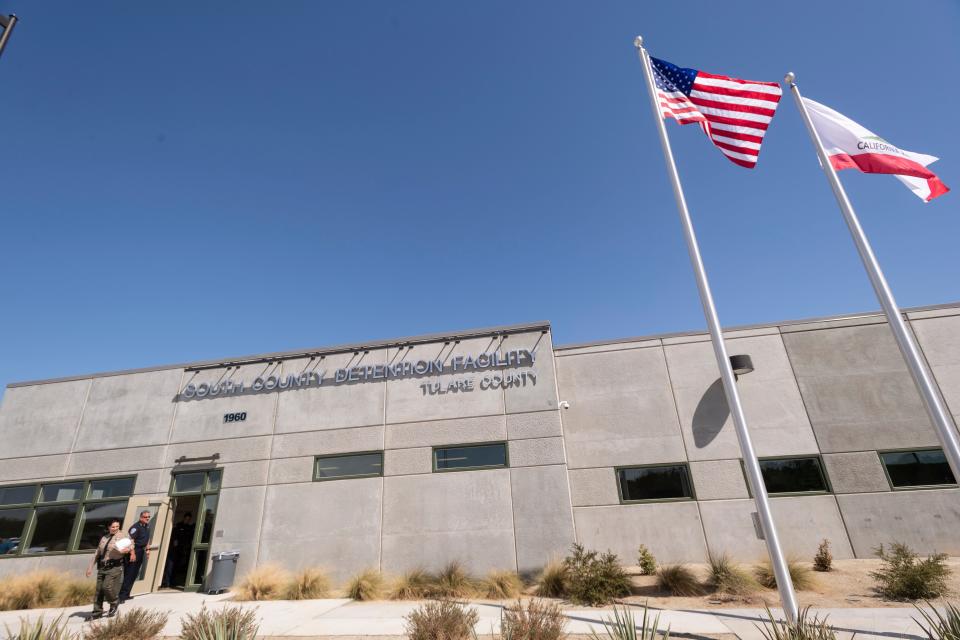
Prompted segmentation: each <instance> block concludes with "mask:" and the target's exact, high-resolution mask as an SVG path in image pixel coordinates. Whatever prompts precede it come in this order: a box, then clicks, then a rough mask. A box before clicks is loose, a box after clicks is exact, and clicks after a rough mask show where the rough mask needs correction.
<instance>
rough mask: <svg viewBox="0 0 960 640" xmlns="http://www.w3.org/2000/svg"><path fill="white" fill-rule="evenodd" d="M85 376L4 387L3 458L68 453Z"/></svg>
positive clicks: (84, 394) (0, 430) (85, 387)
mask: <svg viewBox="0 0 960 640" xmlns="http://www.w3.org/2000/svg"><path fill="white" fill-rule="evenodd" d="M89 388H90V381H89V380H76V381H73V382H57V383H50V384H42V385H31V386H28V387H14V388H12V389H6V391H5V392H4V394H3V405H2V406H0V434H3V450H2V452H0V456H2V457H3V458H20V457H24V456H39V455H49V454H52V453H68V452H69V451H70V447H71V446H72V445H73V440H74V436H75V435H76V433H77V426H78V425H79V424H80V414H81V412H82V411H83V403H84V400H85V399H86V397H87V390H88V389H89Z"/></svg>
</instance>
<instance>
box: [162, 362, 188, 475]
mask: <svg viewBox="0 0 960 640" xmlns="http://www.w3.org/2000/svg"><path fill="white" fill-rule="evenodd" d="M186 375H187V371H186V369H184V370H183V371H181V372H180V386H178V387H177V389H183V378H184V376H186ZM179 409H180V403H179V402H174V403H173V415H172V416H170V428H169V429H167V443H166V444H165V445H164V447H163V458H162V459H163V460H164V461H166V459H167V455H169V453H170V438H172V437H173V428H174V426H175V425H176V424H177V412H178V410H179ZM162 477H163V476H162V475H161V478H162ZM156 489H157V491H159V490H160V487H159V485H158V486H157V487H156Z"/></svg>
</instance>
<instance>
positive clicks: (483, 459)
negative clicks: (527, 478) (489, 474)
mask: <svg viewBox="0 0 960 640" xmlns="http://www.w3.org/2000/svg"><path fill="white" fill-rule="evenodd" d="M506 466H507V444H506V443H505V442H494V443H491V444H467V445H462V446H458V447H442V448H436V449H434V450H433V470H434V471H452V470H457V469H459V470H463V469H492V468H496V467H506Z"/></svg>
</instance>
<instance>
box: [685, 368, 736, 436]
mask: <svg viewBox="0 0 960 640" xmlns="http://www.w3.org/2000/svg"><path fill="white" fill-rule="evenodd" d="M729 415H730V407H728V406H727V398H726V396H725V395H724V394H723V381H722V380H721V379H720V378H717V379H716V380H714V381H713V384H711V385H710V386H709V387H708V388H707V391H706V393H704V394H703V397H702V398H700V402H699V403H698V404H697V410H696V411H694V412H693V442H694V444H696V446H697V448H698V449H703V448H704V447H706V446H707V445H708V444H710V443H711V442H713V440H714V438H716V437H717V435H719V433H720V430H721V429H722V428H723V423H724V422H726V421H727V417H728V416H729Z"/></svg>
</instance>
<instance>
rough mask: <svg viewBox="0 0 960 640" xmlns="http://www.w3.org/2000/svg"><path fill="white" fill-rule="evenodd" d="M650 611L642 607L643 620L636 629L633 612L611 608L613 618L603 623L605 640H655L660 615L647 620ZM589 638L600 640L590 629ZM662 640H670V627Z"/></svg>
mask: <svg viewBox="0 0 960 640" xmlns="http://www.w3.org/2000/svg"><path fill="white" fill-rule="evenodd" d="M649 615H650V611H649V609H648V608H647V605H646V604H644V605H643V618H642V619H641V620H640V627H639V628H637V623H636V620H635V619H634V617H633V611H631V610H630V609H629V608H628V607H623V609H622V610H621V609H619V608H618V607H614V608H613V617H612V618H605V619H604V621H603V624H604V631H605V632H606V635H607V640H657V638H658V635H657V627H659V626H660V614H659V613H658V614H657V615H656V617H655V618H654V619H653V620H650V618H649ZM590 637H591V638H593V640H601V638H600V636H598V635H597V632H596V631H595V630H594V629H593V627H590ZM663 640H670V627H667V630H666V631H665V632H664V634H663Z"/></svg>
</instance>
